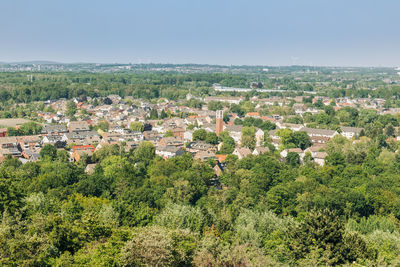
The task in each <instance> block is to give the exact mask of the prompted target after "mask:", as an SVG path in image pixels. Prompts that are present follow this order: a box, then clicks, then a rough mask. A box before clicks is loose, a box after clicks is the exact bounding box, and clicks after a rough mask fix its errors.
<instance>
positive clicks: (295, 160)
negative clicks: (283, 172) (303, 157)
mask: <svg viewBox="0 0 400 267" xmlns="http://www.w3.org/2000/svg"><path fill="white" fill-rule="evenodd" d="M286 163H287V164H288V165H290V166H291V167H297V166H299V164H300V156H299V154H297V153H296V152H289V153H288V154H287V156H286Z"/></svg>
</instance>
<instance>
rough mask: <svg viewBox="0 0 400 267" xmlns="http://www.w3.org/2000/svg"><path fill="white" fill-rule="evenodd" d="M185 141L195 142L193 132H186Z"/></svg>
mask: <svg viewBox="0 0 400 267" xmlns="http://www.w3.org/2000/svg"><path fill="white" fill-rule="evenodd" d="M183 140H184V141H185V142H192V141H193V131H185V133H184V134H183Z"/></svg>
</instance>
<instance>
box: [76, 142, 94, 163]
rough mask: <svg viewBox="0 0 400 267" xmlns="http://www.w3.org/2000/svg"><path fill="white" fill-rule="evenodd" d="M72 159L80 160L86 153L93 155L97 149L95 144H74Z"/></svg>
mask: <svg viewBox="0 0 400 267" xmlns="http://www.w3.org/2000/svg"><path fill="white" fill-rule="evenodd" d="M72 150H73V153H72V156H71V158H72V160H73V161H75V162H79V161H80V160H81V159H82V157H83V156H84V155H87V156H89V157H91V156H92V155H93V152H94V150H95V148H94V146H92V145H84V146H74V147H73V148H72Z"/></svg>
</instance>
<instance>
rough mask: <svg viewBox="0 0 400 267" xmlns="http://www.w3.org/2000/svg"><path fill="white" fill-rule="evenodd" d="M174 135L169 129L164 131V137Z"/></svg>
mask: <svg viewBox="0 0 400 267" xmlns="http://www.w3.org/2000/svg"><path fill="white" fill-rule="evenodd" d="M172 136H174V133H173V132H172V131H171V130H168V131H166V132H165V133H164V137H172Z"/></svg>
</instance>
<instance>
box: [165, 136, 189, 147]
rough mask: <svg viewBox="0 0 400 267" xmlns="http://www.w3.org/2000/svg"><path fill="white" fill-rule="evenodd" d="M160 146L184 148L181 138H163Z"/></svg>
mask: <svg viewBox="0 0 400 267" xmlns="http://www.w3.org/2000/svg"><path fill="white" fill-rule="evenodd" d="M159 145H160V146H176V147H183V145H184V144H183V142H182V139H181V138H180V137H176V136H171V137H163V138H161V140H160V142H159Z"/></svg>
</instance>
